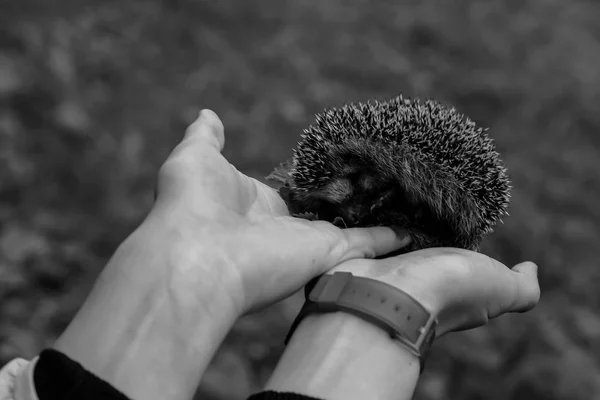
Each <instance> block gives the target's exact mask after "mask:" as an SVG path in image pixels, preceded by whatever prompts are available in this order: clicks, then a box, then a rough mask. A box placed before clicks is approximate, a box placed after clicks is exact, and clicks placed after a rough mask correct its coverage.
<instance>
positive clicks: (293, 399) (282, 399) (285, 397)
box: [248, 390, 319, 400]
mask: <svg viewBox="0 0 600 400" xmlns="http://www.w3.org/2000/svg"><path fill="white" fill-rule="evenodd" d="M248 400H319V399H317V398H314V397H309V396H304V395H302V394H298V393H287V392H286V393H283V392H273V391H270V390H269V391H266V392H260V393H257V394H253V395H252V396H250V397H248Z"/></svg>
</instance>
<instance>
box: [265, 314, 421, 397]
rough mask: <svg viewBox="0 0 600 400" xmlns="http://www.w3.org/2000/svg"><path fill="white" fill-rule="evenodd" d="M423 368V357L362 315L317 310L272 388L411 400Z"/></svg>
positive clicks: (319, 394)
mask: <svg viewBox="0 0 600 400" xmlns="http://www.w3.org/2000/svg"><path fill="white" fill-rule="evenodd" d="M419 366H420V363H419V359H418V358H417V356H415V355H414V354H413V353H411V352H410V351H409V350H408V349H406V348H404V347H402V346H401V345H400V344H398V343H397V342H396V341H394V340H393V339H392V338H390V336H389V334H388V333H387V332H385V331H384V330H383V329H381V328H379V327H377V326H375V325H373V324H371V323H370V322H367V321H365V320H363V319H362V318H360V317H356V316H354V315H351V314H347V313H345V312H333V313H326V314H312V315H309V316H307V317H306V318H305V319H304V320H303V321H302V322H301V323H300V325H299V326H298V329H297V330H296V332H295V333H294V335H293V336H292V338H291V341H290V343H289V344H288V346H287V348H286V351H285V352H284V354H283V356H282V358H281V360H280V362H279V364H278V366H277V368H276V369H275V372H274V373H273V375H272V377H271V379H270V381H269V383H268V384H267V389H268V390H276V391H288V392H298V393H303V394H306V395H309V396H313V397H317V398H326V399H328V400H336V399H364V398H370V399H374V400H375V399H390V398H394V399H410V398H411V397H412V393H413V391H414V388H415V386H416V383H417V380H418V377H419Z"/></svg>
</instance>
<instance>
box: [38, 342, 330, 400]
mask: <svg viewBox="0 0 600 400" xmlns="http://www.w3.org/2000/svg"><path fill="white" fill-rule="evenodd" d="M33 383H34V385H35V391H36V393H37V396H38V398H39V400H80V399H85V400H130V399H129V398H128V397H127V396H125V395H124V394H123V393H121V392H119V391H118V390H117V389H115V388H114V387H112V386H111V385H110V384H109V383H108V382H106V381H104V380H102V379H100V378H98V377H97V376H96V375H94V374H92V373H91V372H89V371H88V370H86V369H85V368H83V366H82V365H81V364H79V363H78V362H76V361H73V360H71V359H70V358H69V357H67V356H66V355H64V354H63V353H61V352H59V351H56V350H52V349H46V350H44V351H42V352H41V353H40V356H39V358H38V361H37V363H36V364H35V369H34V371H33ZM248 400H319V399H315V398H314V397H308V396H303V395H301V394H296V393H278V392H272V391H266V392H261V393H257V394H254V395H252V396H250V397H249V398H248Z"/></svg>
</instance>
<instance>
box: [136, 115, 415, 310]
mask: <svg viewBox="0 0 600 400" xmlns="http://www.w3.org/2000/svg"><path fill="white" fill-rule="evenodd" d="M224 143H225V139H224V128H223V124H222V122H221V121H220V119H219V118H218V116H217V115H216V114H215V113H214V112H212V111H210V110H204V111H203V112H202V113H201V114H200V117H199V118H198V120H196V121H195V122H194V123H193V124H192V125H191V126H190V127H189V128H188V130H187V132H186V134H185V138H184V139H183V141H182V142H181V143H180V144H179V145H178V146H177V147H176V148H175V149H174V151H173V152H172V154H171V155H170V156H169V158H168V159H167V161H166V162H165V163H164V165H163V166H162V168H161V170H160V172H159V179H158V189H157V198H156V203H155V206H154V208H153V210H152V212H151V213H150V215H149V217H148V219H147V221H146V222H145V223H146V224H150V225H151V226H153V227H154V229H159V230H165V229H167V230H169V231H170V232H171V234H169V235H168V236H170V237H172V239H169V240H168V241H169V242H171V243H172V246H173V249H172V250H171V251H172V254H173V257H172V258H173V262H172V263H171V264H172V265H171V266H170V268H171V270H170V271H169V275H168V276H169V279H171V280H176V282H177V284H176V285H177V291H176V295H178V296H179V297H180V300H178V304H180V305H183V307H190V309H192V310H194V309H196V307H197V305H198V304H197V303H202V302H203V301H205V300H204V299H202V298H200V297H199V296H201V294H202V293H201V292H202V288H205V287H206V286H207V285H213V286H218V287H220V291H221V293H223V294H225V295H226V297H227V299H226V302H228V303H231V304H232V306H233V308H234V309H235V312H236V313H238V314H241V313H244V312H248V311H252V310H256V309H257V308H260V307H261V306H264V305H266V304H269V303H272V302H275V301H277V300H280V299H282V298H284V297H286V296H288V295H290V294H292V293H293V292H294V291H296V290H298V289H300V288H301V287H302V286H303V285H304V284H305V283H306V282H308V281H309V280H310V279H311V278H313V277H315V276H317V275H319V274H321V273H324V272H325V271H327V270H328V269H330V268H332V267H334V266H335V265H337V264H339V263H341V262H343V261H347V260H351V259H362V258H373V257H375V256H380V255H384V254H387V253H389V252H392V251H394V250H397V249H399V248H401V247H402V246H404V245H406V244H408V243H409V241H410V239H409V238H401V237H398V236H397V235H396V234H395V233H394V232H393V231H392V230H391V229H389V228H383V227H375V228H354V229H344V230H342V229H339V228H337V227H335V226H334V225H332V224H330V223H328V222H324V221H311V222H309V221H306V220H304V219H298V218H293V217H290V216H289V214H288V210H287V207H286V205H285V203H284V201H283V200H282V199H281V198H280V196H279V195H278V193H277V192H276V191H275V190H274V189H272V188H270V187H269V186H267V185H265V184H263V183H261V182H258V181H257V180H255V179H252V178H250V177H248V176H246V175H244V174H242V173H240V172H239V171H237V170H236V169H235V167H233V166H232V165H231V164H230V163H229V162H228V161H227V160H226V159H225V158H224V157H223V155H222V154H221V150H222V149H223V146H224ZM155 222H157V223H155ZM181 299H183V300H181ZM214 300H215V299H211V301H214Z"/></svg>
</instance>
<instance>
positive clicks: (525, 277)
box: [510, 261, 541, 312]
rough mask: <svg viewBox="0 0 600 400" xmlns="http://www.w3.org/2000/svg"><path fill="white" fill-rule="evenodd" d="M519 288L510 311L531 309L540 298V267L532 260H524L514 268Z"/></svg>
mask: <svg viewBox="0 0 600 400" xmlns="http://www.w3.org/2000/svg"><path fill="white" fill-rule="evenodd" d="M512 272H513V274H514V275H513V277H514V279H515V282H516V285H517V288H516V289H517V290H516V294H515V296H516V298H515V299H513V303H512V304H513V307H511V308H512V309H511V310H510V311H514V312H525V311H529V310H531V309H532V308H533V307H535V305H536V304H537V303H538V301H539V300H540V295H541V293H540V284H539V282H538V267H537V265H536V264H534V263H532V262H529V261H527V262H523V263H520V264H517V265H515V266H514V267H513V268H512Z"/></svg>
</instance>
